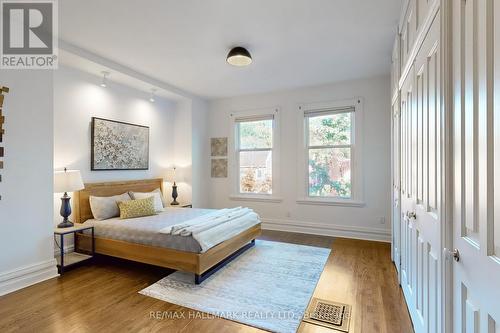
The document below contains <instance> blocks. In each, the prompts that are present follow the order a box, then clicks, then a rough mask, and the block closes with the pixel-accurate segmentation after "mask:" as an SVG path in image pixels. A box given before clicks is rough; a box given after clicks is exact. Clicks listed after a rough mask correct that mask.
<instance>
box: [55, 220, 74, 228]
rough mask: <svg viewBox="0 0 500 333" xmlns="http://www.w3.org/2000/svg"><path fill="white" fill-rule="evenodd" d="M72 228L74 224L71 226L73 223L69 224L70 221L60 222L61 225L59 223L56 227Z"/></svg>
mask: <svg viewBox="0 0 500 333" xmlns="http://www.w3.org/2000/svg"><path fill="white" fill-rule="evenodd" d="M72 226H74V224H73V222H70V221H62V222H61V223H59V224H58V225H57V227H58V228H69V227H72Z"/></svg>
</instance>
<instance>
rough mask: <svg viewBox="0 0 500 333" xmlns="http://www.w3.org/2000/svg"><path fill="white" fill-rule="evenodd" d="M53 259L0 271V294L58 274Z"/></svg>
mask: <svg viewBox="0 0 500 333" xmlns="http://www.w3.org/2000/svg"><path fill="white" fill-rule="evenodd" d="M56 265H57V262H56V260H55V259H50V260H47V261H42V262H40V263H36V264H33V265H29V266H24V267H20V268H17V269H14V270H12V271H8V272H5V273H0V296H2V295H5V294H8V293H11V292H13V291H16V290H19V289H22V288H25V287H28V286H31V285H33V284H36V283H39V282H42V281H45V280H48V279H51V278H54V277H56V276H59V274H57V267H56Z"/></svg>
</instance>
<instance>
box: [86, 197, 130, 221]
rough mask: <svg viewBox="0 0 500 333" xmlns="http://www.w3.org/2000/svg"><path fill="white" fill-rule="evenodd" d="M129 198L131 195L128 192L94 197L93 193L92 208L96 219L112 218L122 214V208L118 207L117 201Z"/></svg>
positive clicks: (90, 199)
mask: <svg viewBox="0 0 500 333" xmlns="http://www.w3.org/2000/svg"><path fill="white" fill-rule="evenodd" d="M127 200H130V195H129V194H128V193H123V194H120V195H115V196H112V197H94V196H92V195H91V196H90V198H89V201H90V210H91V211H92V215H94V218H95V219H96V220H106V219H110V218H112V217H117V216H120V210H119V209H118V204H117V202H118V201H127Z"/></svg>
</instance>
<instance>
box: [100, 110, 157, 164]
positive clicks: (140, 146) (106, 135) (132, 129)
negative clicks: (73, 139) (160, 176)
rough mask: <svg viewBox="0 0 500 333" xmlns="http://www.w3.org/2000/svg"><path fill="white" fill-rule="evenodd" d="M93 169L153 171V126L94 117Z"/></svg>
mask: <svg viewBox="0 0 500 333" xmlns="http://www.w3.org/2000/svg"><path fill="white" fill-rule="evenodd" d="M91 155H92V156H91V169H92V170H93V171H100V170H147V169H149V127H147V126H141V125H134V124H128V123H124V122H120V121H114V120H108V119H102V118H96V117H93V118H92V149H91Z"/></svg>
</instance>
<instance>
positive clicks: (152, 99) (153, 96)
mask: <svg viewBox="0 0 500 333" xmlns="http://www.w3.org/2000/svg"><path fill="white" fill-rule="evenodd" d="M155 91H156V89H155V88H151V96H150V97H149V101H150V102H151V103H154V102H155Z"/></svg>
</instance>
